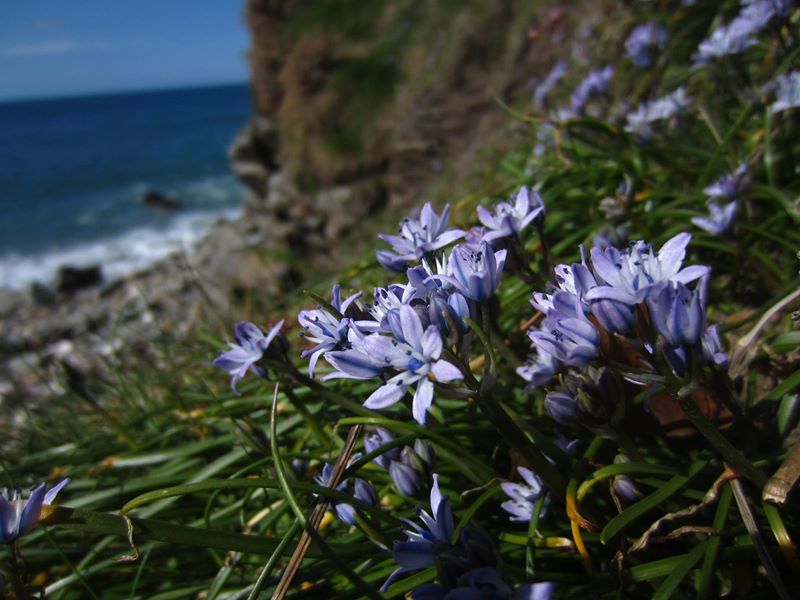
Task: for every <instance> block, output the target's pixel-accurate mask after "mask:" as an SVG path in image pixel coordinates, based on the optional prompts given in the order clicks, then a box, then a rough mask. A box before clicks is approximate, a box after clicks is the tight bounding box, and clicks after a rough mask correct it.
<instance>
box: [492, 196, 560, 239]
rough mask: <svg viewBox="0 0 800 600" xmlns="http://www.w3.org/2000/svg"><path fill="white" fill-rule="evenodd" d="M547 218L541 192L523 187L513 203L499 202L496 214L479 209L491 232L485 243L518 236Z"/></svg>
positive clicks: (495, 209) (495, 208)
mask: <svg viewBox="0 0 800 600" xmlns="http://www.w3.org/2000/svg"><path fill="white" fill-rule="evenodd" d="M544 216H545V209H544V201H543V200H542V197H541V196H540V195H539V192H537V191H535V190H532V189H530V188H528V187H525V186H522V187H521V188H520V189H519V191H518V192H517V193H516V195H515V196H514V198H513V204H512V203H511V202H498V203H497V205H496V206H495V207H494V212H493V213H492V212H489V211H488V210H487V209H485V208H484V207H483V206H479V207H478V218H479V219H480V220H481V223H483V224H484V226H486V228H487V229H489V231H488V232H487V233H486V234H484V236H483V241H486V242H492V241H493V240H496V239H498V238H504V237H508V236H511V235H518V234H519V233H520V232H521V231H522V230H523V229H525V228H526V227H528V225H530V224H531V223H537V222H541V221H542V220H543V219H544Z"/></svg>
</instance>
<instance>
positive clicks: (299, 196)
mask: <svg viewBox="0 0 800 600" xmlns="http://www.w3.org/2000/svg"><path fill="white" fill-rule="evenodd" d="M301 4H302V3H293V2H289V3H284V2H276V1H274V0H249V1H248V2H247V9H246V16H247V20H248V23H249V25H250V28H251V31H252V34H253V45H252V50H251V53H250V62H251V73H252V78H251V92H252V97H253V105H254V116H253V117H252V119H251V121H250V122H249V123H248V124H246V126H245V127H244V128H243V130H242V131H241V132H240V134H239V135H238V136H237V137H236V139H235V140H234V141H233V143H232V146H231V149H230V153H229V154H230V159H231V166H232V170H233V171H234V173H235V174H236V175H237V177H238V178H239V180H240V181H241V182H242V184H243V185H244V186H245V187H246V188H247V189H248V199H247V200H246V201H245V206H244V210H243V214H242V217H241V218H239V219H238V220H236V221H234V222H219V223H217V224H216V225H215V226H214V227H213V228H212V229H211V231H210V232H209V233H208V234H207V236H206V237H205V238H204V239H203V240H201V241H200V242H199V243H198V244H196V247H195V250H194V251H193V252H192V253H191V254H190V255H188V256H187V255H183V254H176V255H172V256H170V257H168V258H167V259H165V260H162V261H160V262H159V263H157V264H155V265H153V266H152V267H151V268H149V269H147V270H146V271H144V272H141V273H137V274H134V275H131V276H129V277H126V278H124V279H121V280H118V281H112V282H102V281H100V282H97V280H96V278H95V280H94V282H92V281H91V278H90V279H89V282H90V284H87V285H81V284H80V278H79V279H78V283H79V284H78V285H73V286H70V287H68V289H63V290H60V291H59V290H48V289H46V288H42V287H39V288H36V289H35V290H32V292H31V293H19V292H12V291H7V290H0V401H2V402H3V403H20V402H22V403H24V402H27V401H28V400H29V399H42V398H47V397H50V396H52V395H54V394H59V393H61V391H62V386H63V385H64V384H63V382H64V381H65V380H66V379H65V369H67V370H70V369H71V370H73V371H74V372H79V373H82V374H84V375H91V374H102V373H103V371H104V370H105V368H106V366H107V365H108V364H115V363H118V362H119V359H120V358H121V357H126V356H136V357H138V358H143V359H145V360H147V359H148V356H149V355H150V354H149V353H150V352H151V350H150V348H151V347H152V344H153V343H154V342H156V341H159V340H161V341H166V342H167V343H169V341H170V340H179V339H182V338H183V337H184V336H186V335H187V334H188V333H189V332H192V331H196V326H197V325H198V324H204V326H205V328H206V330H215V329H217V327H218V326H219V328H220V329H221V326H222V325H223V324H224V325H225V326H227V325H229V324H230V323H232V322H234V321H236V320H239V319H241V318H246V317H247V316H248V310H250V311H252V310H253V305H254V304H253V303H254V302H256V303H257V302H258V299H259V298H278V297H280V296H281V294H285V292H286V291H287V290H289V289H294V288H296V287H297V286H298V285H299V284H301V283H302V282H303V281H302V280H303V272H302V271H303V270H305V272H306V273H309V272H313V273H315V274H319V273H325V272H331V273H333V272H335V270H336V269H337V268H341V265H342V264H346V262H344V261H346V260H348V259H349V258H352V257H353V256H354V255H355V254H356V253H357V252H358V251H359V248H358V243H359V242H357V243H356V244H353V243H350V242H351V241H352V240H360V243H361V244H366V243H369V239H370V236H368V235H366V233H367V232H368V231H370V226H369V225H368V223H374V221H375V216H376V215H377V214H379V213H381V212H386V211H388V212H390V213H391V214H394V215H398V214H400V213H403V212H405V211H407V210H408V209H409V207H411V206H414V205H417V204H418V203H419V202H420V201H421V200H422V199H425V198H428V197H431V196H434V197H435V196H439V197H442V198H446V199H447V200H449V201H453V200H455V199H457V198H458V195H457V194H459V193H460V192H461V191H463V187H462V188H459V184H458V183H456V182H459V181H461V179H462V177H463V174H464V173H475V172H477V169H476V168H475V165H476V163H477V162H478V161H481V160H486V157H487V155H489V156H490V155H491V151H492V149H501V148H503V147H507V146H508V144H510V143H512V141H513V139H514V135H515V133H519V132H520V131H522V130H523V129H525V127H526V126H525V125H524V124H521V123H514V122H513V121H511V120H510V119H509V117H508V114H507V113H505V112H504V111H503V110H502V109H501V108H500V106H499V105H498V103H497V102H496V100H497V99H498V98H499V99H501V100H503V101H504V102H509V103H510V102H513V101H514V99H519V98H521V97H522V98H524V97H526V96H529V94H530V90H531V87H530V86H531V81H532V79H535V77H536V75H537V74H538V75H540V76H541V75H542V74H544V73H546V72H547V71H548V70H549V69H550V68H551V66H552V63H553V62H554V61H555V57H556V56H557V55H558V54H559V53H560V52H562V50H560V49H559V48H558V47H557V46H556V44H559V45H564V44H573V53H575V52H578V51H579V50H580V43H579V42H576V41H575V40H571V39H570V36H573V32H578V31H584V30H586V28H587V26H588V25H590V24H591V22H592V20H593V19H597V18H600V17H599V15H601V14H602V10H601V9H600V8H599V7H598V5H597V4H595V3H590V2H588V1H587V2H581V3H579V4H580V5H581V7H580V8H581V9H580V10H579V9H578V8H579V7H576V10H575V11H574V12H569V13H567V12H565V11H564V10H563V9H558V8H557V5H554V6H555V8H550V9H542V8H532V7H531V6H529V3H526V2H524V1H522V0H519V1H512V0H508V1H504V2H498V3H486V5H485V6H484V7H483V8H482V9H481V10H463V11H461V10H460V9H458V10H457V11H456V12H455V13H453V14H449V13H442V14H438V13H437V11H438V10H439V9H438V8H437V7H436V6H434V4H435V3H434V4H432V5H431V6H429V7H428V8H427V9H426V10H429V11H433V12H434V13H436V14H433V15H419V16H418V17H419V19H420V22H427V23H437V22H441V23H443V24H445V23H446V24H448V26H444V25H443V26H442V27H441V28H436V27H434V28H432V29H431V30H430V32H428V33H426V34H424V35H422V34H417V32H415V30H414V29H413V27H410V25H409V23H408V22H406V21H401V22H398V23H395V22H393V21H392V19H393V18H400V16H398V15H394V16H393V15H392V14H391V13H387V15H386V18H378V17H376V22H377V23H380V27H378V28H376V29H375V30H374V31H372V33H371V37H369V38H364V39H356V40H351V39H348V38H347V37H346V36H344V35H341V34H337V33H335V32H331V31H325V32H322V33H321V32H319V31H317V30H316V29H313V28H311V29H309V31H307V32H301V31H300V28H299V25H297V23H301V22H304V21H303V19H308V18H309V15H307V14H304V13H303V11H305V10H308V9H307V8H304V7H303V6H301ZM601 4H609V5H613V6H617V7H618V3H617V2H612V1H610V0H609V1H608V2H607V3H606V2H604V3H601ZM583 9H585V10H583ZM403 19H405V17H403ZM290 22H291V23H293V24H294V26H293V28H287V27H286V25H287V23H290ZM398 27H401V29H398ZM409 27H410V28H409ZM287 31H289V32H290V33H287ZM367 31H370V30H369V29H367ZM445 31H452V32H454V34H453V35H444V33H443V32H445ZM487 31H493V32H495V33H496V36H495V37H496V39H495V40H494V41H493V42H492V44H488V43H487V41H486V40H485V32H487ZM393 35H397V36H404V37H402V39H400V38H397V39H395V38H391V36H393ZM387 36H390V37H387ZM387 39H392V40H394V41H393V42H392V43H396V44H395V45H396V47H393V48H394V50H393V51H394V52H395V54H396V55H394V56H393V57H391V60H392V61H395V62H396V63H397V65H399V67H400V71H399V72H398V73H397V74H396V75H397V77H396V78H395V79H392V80H388V79H386V77H387V76H386V73H387V69H388V72H389V73H394V71H392V69H390V68H389V67H390V66H391V65H389V63H385V61H384V57H383V55H382V54H380V52H383V51H384V50H385V46H386V44H385V43H384V42H386V40H387ZM576 39H577V38H576ZM376 61H377V63H376ZM382 61H384V62H382ZM376 65H377V66H376ZM392 68H395V67H392ZM353 73H355V74H356V75H358V74H360V73H363V76H364V77H377V78H378V80H379V82H378V84H376V86H377V87H375V88H374V89H373V88H369V87H367V88H365V87H364V86H363V85H362V83H363V78H359V77H355V79H353V77H354V75H353ZM401 73H406V74H413V75H414V77H410V76H408V75H406V76H405V79H404V78H403V77H401V76H400V74H401ZM381 78H382V79H381ZM345 83H346V84H347V85H345ZM348 86H349V87H348ZM387 90H388V92H387ZM389 93H390V94H389ZM359 94H360V95H359ZM376 94H377V95H376ZM386 94H389V95H386ZM510 121H511V122H510ZM331 123H334V124H339V125H342V126H344V125H349V124H351V123H356V124H357V127H355V126H354V127H355V128H354V129H353V130H339V129H335V128H334V129H332V128H331V127H330V124H331ZM523 133H525V132H523ZM526 135H528V136H529V135H530V131H529V130H528V131H527V133H526ZM434 182H435V186H433V187H432V183H434ZM460 185H462V186H463V185H464V183H463V182H462V183H461V184H460ZM423 193H424V194H426V195H424V196H423ZM428 193H430V195H427V194H428ZM344 237H346V238H347V239H348V243H347V244H342V243H341V240H342V239H343V238H344ZM344 246H346V247H344ZM100 267H101V268H102V265H100ZM209 319H216V320H217V322H216V323H215V324H213V325H212V326H209V325H208V323H209V321H208V320H209ZM0 406H2V405H0Z"/></svg>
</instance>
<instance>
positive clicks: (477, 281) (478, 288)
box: [433, 242, 506, 302]
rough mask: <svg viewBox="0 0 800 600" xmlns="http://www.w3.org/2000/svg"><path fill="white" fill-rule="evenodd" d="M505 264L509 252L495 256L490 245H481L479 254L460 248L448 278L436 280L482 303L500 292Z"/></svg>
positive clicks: (440, 276)
mask: <svg viewBox="0 0 800 600" xmlns="http://www.w3.org/2000/svg"><path fill="white" fill-rule="evenodd" d="M505 263H506V250H498V251H497V252H495V251H494V250H492V248H491V247H490V246H489V244H487V243H486V242H482V243H481V247H480V250H478V251H473V250H470V249H469V248H468V247H467V246H464V245H459V246H456V247H455V248H453V251H452V253H451V254H450V259H449V261H448V274H447V275H433V278H436V279H440V280H442V281H446V282H448V283H451V284H452V285H453V286H454V287H455V288H456V289H457V290H458V291H459V292H461V293H462V294H464V296H466V297H467V298H469V299H470V300H475V301H476V302H482V301H484V300H488V299H489V298H490V297H491V296H492V294H494V291H495V290H496V289H497V286H498V284H499V283H500V274H501V273H502V272H503V267H504V266H505Z"/></svg>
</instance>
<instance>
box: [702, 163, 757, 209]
mask: <svg viewBox="0 0 800 600" xmlns="http://www.w3.org/2000/svg"><path fill="white" fill-rule="evenodd" d="M749 187H750V176H749V175H748V166H747V163H742V164H741V165H739V168H738V169H736V170H735V171H734V172H733V173H727V174H725V175H723V176H722V177H720V178H719V179H717V180H716V181H715V182H714V183H713V184H711V185H710V186H708V187H706V188H703V193H704V194H706V195H707V196H709V197H711V198H724V199H726V200H733V199H734V198H737V197H738V196H739V195H740V194H741V193H742V192H745V191H746V190H747V189H748V188H749Z"/></svg>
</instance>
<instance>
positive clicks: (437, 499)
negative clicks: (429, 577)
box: [381, 474, 455, 591]
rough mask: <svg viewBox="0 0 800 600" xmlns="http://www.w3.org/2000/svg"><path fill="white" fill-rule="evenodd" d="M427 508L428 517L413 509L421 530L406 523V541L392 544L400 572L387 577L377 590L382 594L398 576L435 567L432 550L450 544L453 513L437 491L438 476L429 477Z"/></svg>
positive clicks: (434, 554)
mask: <svg viewBox="0 0 800 600" xmlns="http://www.w3.org/2000/svg"><path fill="white" fill-rule="evenodd" d="M430 507H431V512H430V513H429V512H427V511H425V510H422V509H417V510H418V512H417V516H418V517H419V519H420V521H422V524H423V525H424V527H420V526H419V525H417V524H416V523H414V522H413V521H406V524H407V525H409V526H410V527H411V529H404V530H403V533H404V534H405V536H406V540H405V541H402V542H395V544H394V547H393V548H392V555H393V556H394V559H395V561H397V564H399V565H400V568H399V569H397V570H396V571H395V572H394V573H392V574H391V575H390V576H389V579H387V580H386V583H384V584H383V587H381V591H385V590H386V588H388V587H389V584H390V583H391V582H392V581H393V580H394V579H395V578H396V577H397V576H398V575H400V574H402V573H407V572H408V571H415V570H417V569H425V568H427V567H431V566H433V565H434V564H436V548H437V547H438V546H450V545H451V544H452V538H453V532H454V531H455V523H454V521H453V511H452V510H451V509H450V499H449V498H448V497H447V496H443V495H442V493H441V491H440V490H439V475H438V474H434V475H433V486H432V487H431V496H430Z"/></svg>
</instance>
